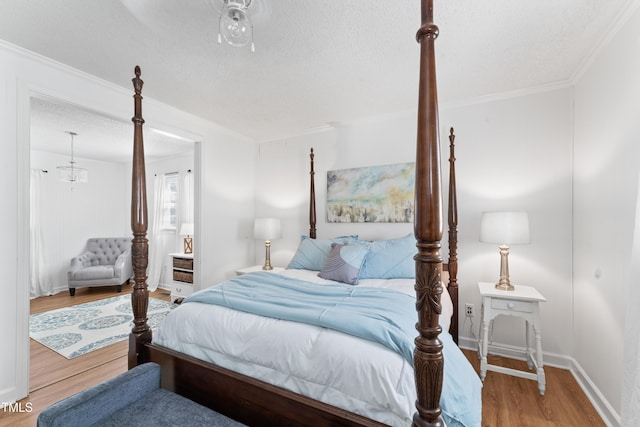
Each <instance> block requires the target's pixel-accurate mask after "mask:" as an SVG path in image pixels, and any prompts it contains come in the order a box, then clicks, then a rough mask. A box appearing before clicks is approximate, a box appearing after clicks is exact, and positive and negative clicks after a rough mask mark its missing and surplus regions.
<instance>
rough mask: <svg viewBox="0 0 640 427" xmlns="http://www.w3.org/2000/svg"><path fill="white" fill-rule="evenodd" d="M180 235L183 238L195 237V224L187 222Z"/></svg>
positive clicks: (181, 228)
mask: <svg viewBox="0 0 640 427" xmlns="http://www.w3.org/2000/svg"><path fill="white" fill-rule="evenodd" d="M180 235H181V236H192V235H193V223H192V222H185V223H184V224H182V226H181V227H180Z"/></svg>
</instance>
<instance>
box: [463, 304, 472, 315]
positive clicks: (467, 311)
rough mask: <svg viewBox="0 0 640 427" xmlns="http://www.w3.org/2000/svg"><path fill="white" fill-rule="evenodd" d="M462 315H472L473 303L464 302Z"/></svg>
mask: <svg viewBox="0 0 640 427" xmlns="http://www.w3.org/2000/svg"><path fill="white" fill-rule="evenodd" d="M464 315H465V316H467V317H473V304H469V303H467V304H465V305H464Z"/></svg>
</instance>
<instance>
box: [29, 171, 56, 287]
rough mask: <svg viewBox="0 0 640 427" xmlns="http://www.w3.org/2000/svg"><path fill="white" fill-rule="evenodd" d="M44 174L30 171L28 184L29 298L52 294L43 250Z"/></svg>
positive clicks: (45, 212) (45, 210)
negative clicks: (29, 182)
mask: <svg viewBox="0 0 640 427" xmlns="http://www.w3.org/2000/svg"><path fill="white" fill-rule="evenodd" d="M45 176H46V172H45V171H42V170H36V169H32V170H31V184H30V205H31V206H30V211H29V216H30V218H29V222H30V230H29V231H30V233H29V234H30V240H31V242H30V248H31V249H30V251H31V252H30V256H31V271H30V283H29V294H30V296H31V298H36V297H40V296H45V295H52V294H53V287H54V284H53V280H52V276H51V275H50V274H47V265H48V263H47V259H46V252H45V250H44V245H45V234H44V230H43V223H42V220H43V219H44V218H46V215H47V206H46V202H45V196H44V195H45V194H46V191H45V185H46V180H45Z"/></svg>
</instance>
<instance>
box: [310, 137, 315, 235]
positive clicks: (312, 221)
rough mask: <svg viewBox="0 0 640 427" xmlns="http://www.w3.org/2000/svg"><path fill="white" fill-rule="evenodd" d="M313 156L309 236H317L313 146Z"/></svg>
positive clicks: (312, 155)
mask: <svg viewBox="0 0 640 427" xmlns="http://www.w3.org/2000/svg"><path fill="white" fill-rule="evenodd" d="M309 157H310V158H311V169H310V172H309V175H310V182H311V188H310V189H309V237H311V238H312V239H315V238H316V185H315V175H316V173H315V171H314V170H313V158H314V154H313V148H311V153H310V154H309Z"/></svg>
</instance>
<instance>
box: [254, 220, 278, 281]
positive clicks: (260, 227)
mask: <svg viewBox="0 0 640 427" xmlns="http://www.w3.org/2000/svg"><path fill="white" fill-rule="evenodd" d="M280 237H282V227H281V224H280V220H279V219H277V218H257V219H256V220H255V222H254V224H253V238H254V239H256V240H264V248H265V249H264V251H265V255H264V266H263V267H262V269H263V270H273V267H272V266H271V240H275V239H279V238H280Z"/></svg>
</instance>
